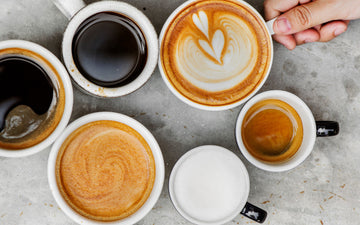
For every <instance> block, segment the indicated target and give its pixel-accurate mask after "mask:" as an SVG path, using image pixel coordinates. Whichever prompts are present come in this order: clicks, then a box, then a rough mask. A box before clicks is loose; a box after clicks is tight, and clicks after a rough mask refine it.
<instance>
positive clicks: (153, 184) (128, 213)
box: [48, 112, 165, 225]
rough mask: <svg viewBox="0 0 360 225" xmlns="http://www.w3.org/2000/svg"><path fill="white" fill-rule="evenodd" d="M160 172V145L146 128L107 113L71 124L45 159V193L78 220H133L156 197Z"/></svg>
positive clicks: (161, 178)
mask: <svg viewBox="0 0 360 225" xmlns="http://www.w3.org/2000/svg"><path fill="white" fill-rule="evenodd" d="M164 173H165V169H164V160H163V157H162V153H161V150H160V147H159V145H158V143H157V142H156V140H155V138H154V137H153V135H152V134H151V133H150V132H149V130H147V129H146V128H145V127H144V126H143V125H142V124H140V123H139V122H137V121H136V120H134V119H132V118H130V117H128V116H125V115H122V114H119V113H113V112H98V113H92V114H88V115H86V116H83V117H81V118H79V119H77V120H75V121H74V122H72V123H71V124H70V125H69V126H68V127H67V128H66V129H65V131H64V132H63V133H62V135H61V136H60V137H59V138H58V139H57V140H56V142H55V143H54V145H53V147H52V149H51V152H50V155H49V160H48V180H49V185H50V189H51V192H52V194H53V196H54V198H55V200H56V202H57V203H58V205H59V207H60V208H61V209H62V210H63V212H64V213H65V214H66V215H67V216H69V217H70V218H71V219H72V220H74V221H75V222H77V223H78V224H92V225H99V224H116V225H120V224H121V225H124V224H135V223H136V222H138V221H139V220H140V219H142V218H143V217H144V216H145V215H146V214H147V213H148V212H150V210H151V209H152V207H153V206H154V205H155V203H156V201H157V199H158V198H159V196H160V194H161V190H162V186H163V182H164Z"/></svg>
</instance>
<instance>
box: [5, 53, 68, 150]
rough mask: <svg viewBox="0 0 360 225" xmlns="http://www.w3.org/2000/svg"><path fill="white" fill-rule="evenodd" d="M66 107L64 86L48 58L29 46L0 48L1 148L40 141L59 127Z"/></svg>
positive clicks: (19, 146) (33, 143) (16, 146)
mask: <svg viewBox="0 0 360 225" xmlns="http://www.w3.org/2000/svg"><path fill="white" fill-rule="evenodd" d="M64 107H65V91H64V85H63V83H62V81H61V78H60V76H59V74H58V72H57V70H56V69H55V68H54V66H53V65H52V64H51V63H50V62H49V61H48V60H47V59H45V58H44V57H43V56H42V55H40V54H38V53H36V52H33V51H30V50H27V49H22V48H5V49H0V149H6V150H20V149H26V148H30V147H33V146H35V145H37V144H39V143H41V142H42V141H43V140H45V139H46V138H47V137H49V136H50V135H51V134H52V132H53V131H54V130H55V129H56V127H57V125H58V124H59V122H60V120H61V118H62V115H63V112H64Z"/></svg>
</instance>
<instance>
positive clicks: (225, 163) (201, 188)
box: [169, 145, 267, 225]
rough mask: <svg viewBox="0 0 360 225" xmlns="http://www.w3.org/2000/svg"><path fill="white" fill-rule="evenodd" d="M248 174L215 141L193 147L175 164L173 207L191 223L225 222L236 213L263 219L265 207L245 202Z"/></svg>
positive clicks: (248, 188) (172, 182) (256, 219)
mask: <svg viewBox="0 0 360 225" xmlns="http://www.w3.org/2000/svg"><path fill="white" fill-rule="evenodd" d="M249 190H250V181H249V174H248V172H247V170H246V168H245V166H244V164H243V163H242V161H241V160H240V159H239V157H237V156H236V155H235V154H234V153H233V152H231V151H229V150H228V149H226V148H223V147H220V146H216V145H204V146H199V147H196V148H194V149H192V150H190V151H188V152H187V153H186V154H184V155H183V156H182V157H181V158H180V159H179V160H178V161H177V163H176V164H175V166H174V168H173V170H172V171H171V175H170V179H169V192H170V198H171V201H172V202H173V205H174V207H175V208H176V210H177V211H178V212H179V213H180V214H181V215H182V216H183V217H184V218H185V219H187V220H188V221H189V222H192V223H194V224H206V225H209V224H224V223H226V222H229V221H231V220H232V219H233V218H234V217H236V216H237V215H238V214H239V213H240V214H242V215H244V216H246V217H248V218H250V219H252V220H254V221H256V222H259V223H262V222H264V221H265V218H266V215H267V213H266V211H264V210H262V209H260V208H258V207H256V206H254V205H252V204H250V203H248V202H247V199H248V196H249Z"/></svg>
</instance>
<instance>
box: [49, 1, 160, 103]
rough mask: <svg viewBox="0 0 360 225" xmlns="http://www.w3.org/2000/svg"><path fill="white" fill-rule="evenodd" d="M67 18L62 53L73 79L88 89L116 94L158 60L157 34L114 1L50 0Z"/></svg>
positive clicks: (133, 86)
mask: <svg viewBox="0 0 360 225" xmlns="http://www.w3.org/2000/svg"><path fill="white" fill-rule="evenodd" d="M53 2H54V3H55V5H56V6H57V7H58V8H59V9H60V10H61V12H63V14H64V15H65V16H67V17H68V19H69V20H70V22H69V24H68V26H67V28H66V30H65V33H64V37H63V42H62V56H63V60H64V63H65V66H66V68H67V69H68V71H69V74H70V75H71V77H72V78H73V80H74V81H75V83H76V84H77V85H78V86H79V87H81V90H85V91H86V92H87V93H88V94H91V95H95V96H100V97H118V96H123V95H126V94H129V93H131V92H133V91H135V90H137V89H138V88H140V87H141V86H142V85H144V84H145V82H146V81H147V80H148V79H149V78H150V76H151V74H152V73H153V71H154V69H155V67H156V65H157V59H158V52H159V49H158V39H157V34H156V31H155V29H154V27H153V25H152V24H151V22H150V20H149V19H148V18H147V17H146V16H145V15H144V14H143V13H142V12H141V11H140V10H138V9H137V8H135V7H134V6H132V5H130V4H128V3H125V2H120V1H99V2H95V3H92V4H89V5H85V3H84V2H83V1H82V0H53Z"/></svg>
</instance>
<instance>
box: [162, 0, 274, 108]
mask: <svg viewBox="0 0 360 225" xmlns="http://www.w3.org/2000/svg"><path fill="white" fill-rule="evenodd" d="M197 1H203V0H188V1H186V2H184V3H182V4H181V5H180V6H178V7H177V8H176V9H175V10H174V11H173V12H172V13H171V14H170V16H169V17H168V18H167V19H166V21H165V23H164V25H163V26H162V28H161V32H160V35H159V59H158V68H159V71H160V74H161V77H162V79H163V81H164V82H165V84H166V86H167V87H168V88H169V89H170V91H171V92H172V93H173V94H174V95H175V96H176V97H177V98H178V99H180V100H181V101H182V102H184V103H186V104H188V105H190V106H192V107H194V108H197V109H202V110H207V111H223V110H227V109H232V108H235V107H237V106H239V105H241V104H243V103H244V102H246V101H247V100H249V99H250V98H251V97H252V96H254V95H255V94H256V93H257V92H258V91H259V90H260V89H261V87H262V86H263V85H264V83H265V81H266V80H267V78H268V77H269V74H270V71H271V67H272V64H273V58H274V46H273V42H272V38H271V33H270V31H269V28H268V26H267V25H266V22H265V20H264V18H263V17H262V16H261V15H260V13H259V12H258V11H257V10H256V9H255V8H254V7H253V6H251V5H250V4H249V3H247V2H245V1H243V0H235V1H237V2H238V3H239V4H242V5H245V6H246V7H248V8H249V9H250V10H251V11H252V12H253V13H254V14H255V15H256V16H257V17H258V18H259V20H260V21H261V23H262V24H263V25H264V27H265V29H266V32H267V34H268V36H269V37H270V38H269V39H270V40H269V44H270V50H271V51H270V55H269V57H270V61H269V67H268V68H267V71H266V75H265V76H264V78H263V79H262V81H261V82H260V84H259V85H258V86H257V87H256V88H255V89H254V90H253V91H252V92H251V93H250V94H249V95H247V96H246V97H245V98H243V99H240V100H239V101H237V102H234V103H231V104H228V105H221V106H210V105H204V104H200V103H197V102H194V101H192V100H190V99H188V98H186V97H185V96H183V95H182V94H180V93H179V92H178V91H177V90H176V88H175V87H173V85H172V84H171V82H170V80H169V79H168V77H167V75H166V74H165V71H164V69H163V68H162V57H161V46H162V41H163V38H164V35H165V33H166V30H167V28H168V27H169V25H170V24H171V22H172V21H173V19H174V18H175V17H176V16H177V15H178V14H179V13H180V12H181V10H183V9H184V8H185V7H187V6H188V5H190V4H192V3H194V2H197Z"/></svg>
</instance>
